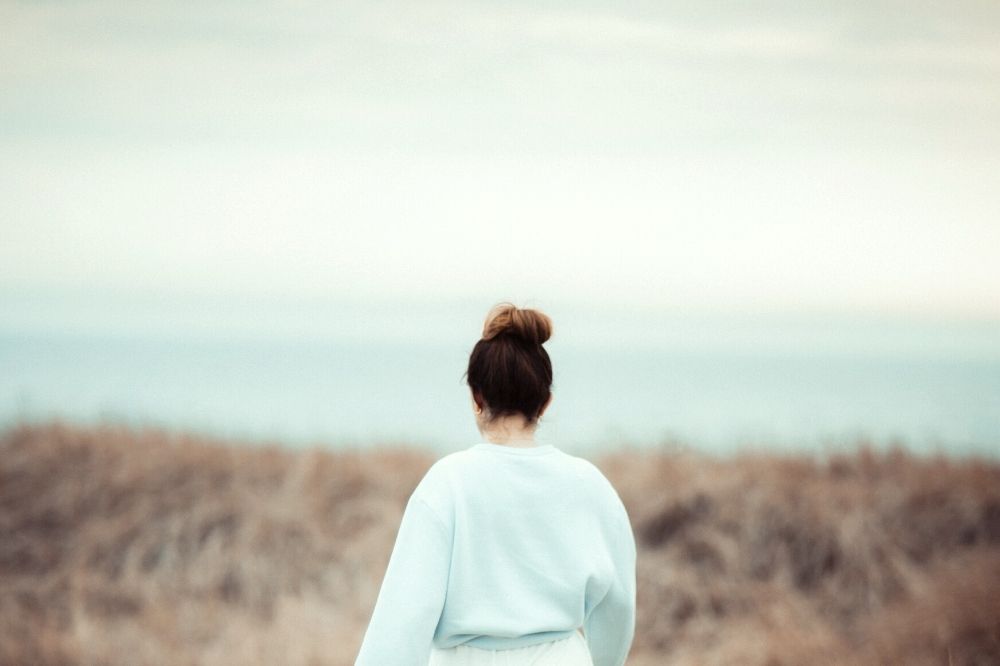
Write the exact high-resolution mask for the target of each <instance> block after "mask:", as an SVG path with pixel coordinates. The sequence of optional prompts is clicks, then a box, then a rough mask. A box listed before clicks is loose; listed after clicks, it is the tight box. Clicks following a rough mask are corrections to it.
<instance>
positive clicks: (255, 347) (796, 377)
mask: <svg viewBox="0 0 1000 666" xmlns="http://www.w3.org/2000/svg"><path fill="white" fill-rule="evenodd" d="M480 309H481V308H480ZM476 313H477V317H476V319H475V321H472V322H471V323H468V322H466V323H465V324H464V325H463V327H459V329H455V330H452V328H453V327H452V328H449V326H451V324H453V323H454V322H455V321H457V320H459V319H466V318H465V317H464V316H463V317H458V318H456V316H454V315H448V316H445V315H441V316H438V320H439V321H437V322H436V323H434V322H433V321H432V325H428V324H427V322H428V321H431V320H434V317H435V316H437V315H434V314H433V313H432V314H431V315H427V316H425V317H423V318H422V319H421V318H419V317H416V316H415V317H413V319H412V320H411V319H409V318H408V315H407V313H406V312H405V311H404V312H396V313H395V314H393V315H392V316H389V317H386V316H383V317H382V318H381V319H379V320H378V321H375V320H374V319H371V318H370V319H369V320H365V319H364V317H360V318H359V316H357V313H354V314H353V315H352V317H350V318H348V319H350V322H351V325H350V326H349V327H344V326H341V327H339V328H337V327H325V328H324V327H317V328H316V329H315V330H312V332H311V334H308V335H306V334H303V330H307V329H308V328H309V327H308V326H307V325H305V324H303V326H300V327H298V328H296V327H291V328H289V327H287V326H286V327H285V328H280V327H279V328H276V327H274V326H270V327H268V326H267V325H265V324H261V325H260V326H259V327H255V326H253V325H248V326H244V327H235V328H234V327H232V326H229V327H220V328H216V327H214V326H213V325H211V322H209V323H207V324H205V323H204V322H202V323H203V324H204V325H200V326H186V327H185V326H173V325H172V323H171V322H170V321H169V320H150V321H151V322H152V323H149V322H147V325H145V326H139V327H137V326H122V327H120V328H118V329H116V328H115V327H113V326H111V327H108V326H105V327H94V326H89V327H88V326H76V327H73V326H54V325H45V322H41V323H40V322H38V321H35V322H27V323H26V322H24V321H21V322H13V323H11V322H10V321H8V322H7V323H6V325H4V326H0V425H2V426H4V427H10V426H12V425H14V424H17V423H25V422H41V421H46V420H49V419H53V418H57V419H61V420H64V421H67V422H70V423H77V424H84V425H85V424H95V423H119V424H127V425H130V426H135V427H156V428H169V429H171V430H178V431H185V432H192V433H196V434H199V433H200V434H206V435H211V436H215V437H223V438H229V439H234V440H238V441H243V442H248V443H280V444H282V445H285V446H291V447H304V446H322V447H330V448H345V447H357V448H370V447H377V446H413V447H421V448H425V449H429V450H431V451H434V452H437V453H441V454H443V453H447V452H449V451H453V450H457V449H460V448H464V447H466V446H469V445H471V444H472V443H475V442H477V441H480V435H479V433H478V431H477V430H476V427H475V422H474V420H473V416H472V406H471V401H470V397H469V390H468V388H467V386H466V384H465V382H464V372H465V368H466V363H467V360H468V354H469V352H470V350H471V348H472V345H473V344H474V342H475V340H476V339H477V333H478V328H477V327H478V326H479V325H480V321H479V318H481V317H480V315H481V313H479V312H478V310H477V311H476ZM629 317H631V318H629ZM307 319H308V318H306V319H302V320H301V321H303V322H306V321H307ZM554 319H555V320H556V322H557V324H556V335H555V336H554V337H553V339H552V340H551V341H550V342H549V343H548V344H547V345H546V347H547V349H548V350H549V354H550V356H551V358H552V362H553V367H554V375H555V380H554V385H553V402H552V405H551V408H550V409H549V411H548V412H547V413H546V414H545V416H544V417H543V419H542V421H541V424H540V426H539V429H538V435H537V436H538V439H539V440H540V441H545V442H550V443H554V444H557V445H558V446H561V447H562V448H564V449H566V450H569V451H574V452H579V453H588V452H600V451H609V450H614V449H619V448H623V447H626V448H627V447H639V448H649V447H661V448H669V449H671V450H676V449H684V450H696V451H700V452H705V453H709V454H718V455H728V454H732V453H736V452H746V451H779V452H808V453H831V452H836V451H841V450H852V449H854V448H856V447H857V446H859V445H862V444H867V445H870V446H873V447H877V448H884V447H893V446H900V447H903V448H906V449H908V450H911V451H914V452H917V453H922V454H935V453H945V454H949V455H953V456H972V455H979V456H988V457H1000V325H998V324H997V323H995V322H992V323H991V322H985V323H984V322H964V321H963V322H947V321H945V322H942V321H926V320H912V319H902V320H898V319H897V320H882V319H879V318H870V317H869V318H860V319H859V318H854V319H846V318H836V317H834V318H830V317H823V318H815V317H813V318H801V317H799V318H791V319H788V318H763V319H762V318H753V317H751V318H733V317H721V318H720V317H714V316H713V317H689V316H673V315H671V316H656V317H645V319H642V317H641V316H638V315H634V314H630V315H629V316H628V317H625V316H621V317H615V316H610V317H609V316H606V315H604V314H601V315H600V316H598V315H593V316H590V317H589V318H588V316H586V315H582V316H576V317H575V318H574V317H571V316H566V317H563V318H562V319H560V318H555V317H554ZM640 319H642V321H639V320H640ZM276 320H280V321H283V322H287V321H288V318H287V317H284V318H282V317H276V318H275V319H272V321H276ZM418 320H419V321H418ZM257 321H260V322H267V321H268V316H267V314H266V313H265V314H264V315H263V316H261V317H260V318H259V319H258V320H257ZM342 321H346V319H342ZM164 322H166V323H164ZM414 322H416V323H414ZM560 322H561V323H562V324H563V325H562V326H561V327H560ZM595 322H596V323H595ZM636 322H639V323H638V324H637V323H636ZM173 323H176V322H173ZM369 324H370V325H371V328H369V327H368V325H369ZM366 331H367V332H366ZM414 331H418V332H419V334H418V335H415V334H412V333H413V332H414ZM435 331H437V333H435ZM442 331H449V332H448V333H442ZM457 333H461V335H459V334H457Z"/></svg>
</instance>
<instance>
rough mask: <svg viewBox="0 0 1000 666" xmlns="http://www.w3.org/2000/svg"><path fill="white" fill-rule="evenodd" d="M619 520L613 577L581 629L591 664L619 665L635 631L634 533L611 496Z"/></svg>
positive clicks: (622, 662) (613, 550) (620, 508)
mask: <svg viewBox="0 0 1000 666" xmlns="http://www.w3.org/2000/svg"><path fill="white" fill-rule="evenodd" d="M615 500H617V501H616V504H617V505H618V506H617V507H616V508H617V510H618V515H619V520H618V525H617V527H618V529H617V530H616V532H617V534H616V536H617V538H615V539H613V540H612V543H610V544H609V545H610V546H611V548H612V561H613V563H614V569H615V574H614V579H613V581H612V583H611V586H610V587H609V588H608V591H607V593H606V594H605V595H604V597H603V598H602V599H601V600H600V601H599V602H598V603H597V605H595V606H594V608H593V610H591V612H590V614H589V615H588V616H587V618H586V619H585V620H584V624H583V633H584V635H585V636H586V638H587V645H588V646H589V647H590V654H591V657H592V658H593V660H594V666H622V665H623V664H624V663H625V658H626V657H628V652H629V648H630V647H631V646H632V638H633V637H634V635H635V559H636V554H635V536H634V535H633V534H632V527H631V525H630V524H629V519H628V514H627V513H626V511H625V507H624V506H622V505H621V501H620V500H618V499H617V496H616V497H615Z"/></svg>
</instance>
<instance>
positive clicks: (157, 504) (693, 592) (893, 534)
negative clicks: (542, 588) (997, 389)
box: [0, 424, 1000, 666]
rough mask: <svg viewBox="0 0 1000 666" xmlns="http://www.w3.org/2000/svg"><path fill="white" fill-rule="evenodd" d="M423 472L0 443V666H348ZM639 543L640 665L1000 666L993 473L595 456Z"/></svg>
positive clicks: (364, 458)
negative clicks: (405, 509) (626, 511)
mask: <svg viewBox="0 0 1000 666" xmlns="http://www.w3.org/2000/svg"><path fill="white" fill-rule="evenodd" d="M432 462H433V458H432V457H431V456H430V455H429V454H426V453H421V452H415V451H409V450H406V449H404V448H398V449H390V448H386V449H383V450H373V451H367V452H330V451H320V450H309V451H294V450H289V449H282V448H280V447H277V446H275V447H264V446H249V445H245V444H239V443H232V442H221V441H206V440H205V439H196V438H192V437H188V436H185V435H183V434H177V433H168V432H161V431H140V430H129V429H126V428H121V427H112V426H105V427H99V428H87V429H84V428H76V427H70V426H65V425H60V424H47V425H36V426H20V427H15V428H12V429H10V430H7V431H6V432H4V433H2V434H0V664H11V665H20V664H207V665H221V664H227V665H229V664H288V665H297V664H331V665H342V664H350V663H352V662H353V658H354V655H355V652H356V650H357V647H358V644H359V641H360V639H361V635H362V632H363V630H364V627H365V623H366V621H367V619H368V614H369V613H370V610H371V607H372V604H373V603H374V599H375V595H376V594H377V591H378V585H379V582H380V578H381V575H382V573H383V570H384V566H385V563H386V561H387V558H388V556H389V551H390V549H391V547H392V542H393V539H394V537H395V531H396V528H397V526H398V521H399V519H400V516H401V513H402V509H403V506H404V504H405V501H406V498H407V497H408V495H409V493H410V491H411V490H412V489H413V487H414V486H415V485H416V483H417V481H418V480H419V479H420V477H421V476H422V474H423V473H424V471H425V470H426V469H427V467H428V466H429V465H430V464H431V463H432ZM595 462H596V463H597V464H598V466H599V467H601V469H603V470H604V471H605V473H606V474H607V475H608V477H609V478H610V479H611V480H612V482H613V483H614V484H615V486H616V487H617V488H618V489H619V492H620V494H621V496H622V498H623V500H624V501H625V503H626V505H627V507H628V509H629V512H630V515H631V517H632V520H633V525H634V528H635V534H636V539H637V543H638V545H639V593H638V594H639V614H638V618H639V619H638V626H637V632H636V638H635V643H634V647H633V651H632V658H631V659H630V661H629V663H630V664H633V665H634V666H651V665H653V664H656V665H661V664H665V665H671V664H749V665H751V666H752V665H761V666H764V665H767V666H780V665H783V664H789V665H790V664H840V663H843V664H916V665H921V664H944V665H973V664H1000V464H997V463H996V462H991V461H983V460H950V459H947V458H943V457H917V456H913V455H909V454H906V453H903V452H899V451H892V452H888V453H875V452H873V451H871V450H869V449H864V448H860V449H858V450H857V451H855V452H853V453H851V454H849V455H836V456H826V457H822V458H811V457H793V456H767V455H763V454H758V455H741V456H736V457H732V458H725V459H715V458H710V457H706V456H700V455H694V454H687V453H662V452H658V453H656V452H646V453H643V452H621V453H616V454H613V455H607V456H603V457H600V458H597V459H595Z"/></svg>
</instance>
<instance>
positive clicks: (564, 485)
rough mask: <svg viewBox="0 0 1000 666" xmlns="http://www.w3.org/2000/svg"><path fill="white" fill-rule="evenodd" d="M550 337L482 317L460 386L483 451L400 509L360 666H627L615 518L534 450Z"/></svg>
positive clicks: (543, 328)
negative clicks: (464, 386)
mask: <svg viewBox="0 0 1000 666" xmlns="http://www.w3.org/2000/svg"><path fill="white" fill-rule="evenodd" d="M551 333H552V322H551V320H550V319H549V318H548V317H547V316H546V315H544V314H542V313H541V312H538V311H536V310H520V309H518V308H516V307H514V306H513V305H510V304H509V303H502V304H500V305H498V306H496V307H495V308H493V310H491V311H490V313H489V315H488V316H487V318H486V324H485V326H484V328H483V337H482V339H481V340H480V341H479V342H477V343H476V346H475V348H473V350H472V354H471V356H470V357H469V368H468V372H467V377H468V383H469V388H470V389H471V393H472V410H473V412H474V413H475V417H476V423H477V425H478V427H479V431H480V433H481V434H482V441H481V442H479V443H477V444H474V445H473V446H471V447H469V448H468V449H465V450H464V451H459V452H457V453H452V454H450V455H448V456H445V457H444V458H442V459H441V460H439V461H438V462H436V463H435V464H434V465H433V466H432V467H431V469H430V470H429V471H428V472H427V474H426V475H425V476H424V478H423V479H422V480H421V481H420V483H419V485H418V486H417V488H416V490H414V491H413V494H412V495H411V496H410V499H409V502H408V503H407V505H406V511H405V512H404V514H403V520H402V524H401V525H400V527H399V533H398V535H397V537H396V545H395V547H394V548H393V551H392V556H391V558H390V560H389V566H388V568H387V569H386V572H385V578H384V580H383V581H382V588H381V591H380V592H379V596H378V601H377V602H376V604H375V610H374V612H373V614H372V618H371V622H370V624H369V626H368V631H367V632H366V633H365V638H364V642H363V643H362V645H361V652H360V654H359V655H358V658H357V661H356V666H426V665H427V664H430V665H431V666H457V665H466V664H468V665H475V664H490V665H494V664H495V665H498V666H499V665H501V664H502V665H504V666H514V665H519V664H525V665H527V664H532V665H534V666H546V665H551V666H556V665H558V666H591V664H593V666H621V664H623V663H624V662H625V657H626V655H627V654H628V650H629V646H630V644H631V642H632V636H633V632H634V627H635V539H634V537H633V535H632V529H631V527H630V525H629V520H628V515H627V514H626V512H625V507H624V506H623V505H622V502H621V500H620V499H619V497H618V495H617V493H616V492H615V490H614V488H612V486H611V484H610V483H609V482H608V480H607V479H606V478H605V477H604V475H603V474H601V472H600V471H598V469H597V468H596V467H595V466H594V465H593V464H591V463H590V462H587V461H586V460H584V459H582V458H577V457H575V456H571V455H568V454H566V453H564V452H563V451H561V450H560V449H558V448H556V447H555V446H553V445H551V444H537V443H536V442H535V439H534V433H535V427H536V425H537V423H538V418H539V417H540V416H541V415H542V413H543V412H544V411H545V409H546V407H548V405H549V402H550V401H551V393H550V389H551V386H552V364H551V362H550V361H549V356H548V353H546V351H545V349H544V348H543V347H542V343H544V342H545V341H546V340H548V339H549V336H550V335H551ZM581 629H582V631H583V634H582V635H581V633H580V630H581Z"/></svg>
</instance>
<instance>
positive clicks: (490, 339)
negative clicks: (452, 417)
mask: <svg viewBox="0 0 1000 666" xmlns="http://www.w3.org/2000/svg"><path fill="white" fill-rule="evenodd" d="M551 335H552V320H551V319H549V317H548V315H546V314H544V313H542V312H539V311H538V310H521V309H519V308H517V307H516V306H514V305H512V304H511V303H500V304H498V305H496V306H494V307H493V309H492V310H490V312H489V314H487V315H486V323H485V324H483V337H482V339H481V340H480V341H479V342H477V343H476V346H475V347H473V349H472V353H471V354H470V355H469V369H468V371H467V372H466V377H467V380H468V382H469V388H471V389H472V392H473V395H474V396H475V397H476V402H477V403H485V404H484V405H483V407H484V409H488V410H489V411H488V413H489V418H490V419H491V420H492V419H495V418H498V417H500V416H503V415H506V414H521V415H523V416H524V418H525V419H527V421H528V423H534V422H535V421H537V420H538V416H539V413H540V412H541V411H542V408H543V407H545V403H546V402H548V400H549V396H550V395H551V388H552V361H550V360H549V355H548V353H547V352H546V351H545V349H544V348H543V347H542V343H544V342H545V341H546V340H548V339H549V337H551Z"/></svg>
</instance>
